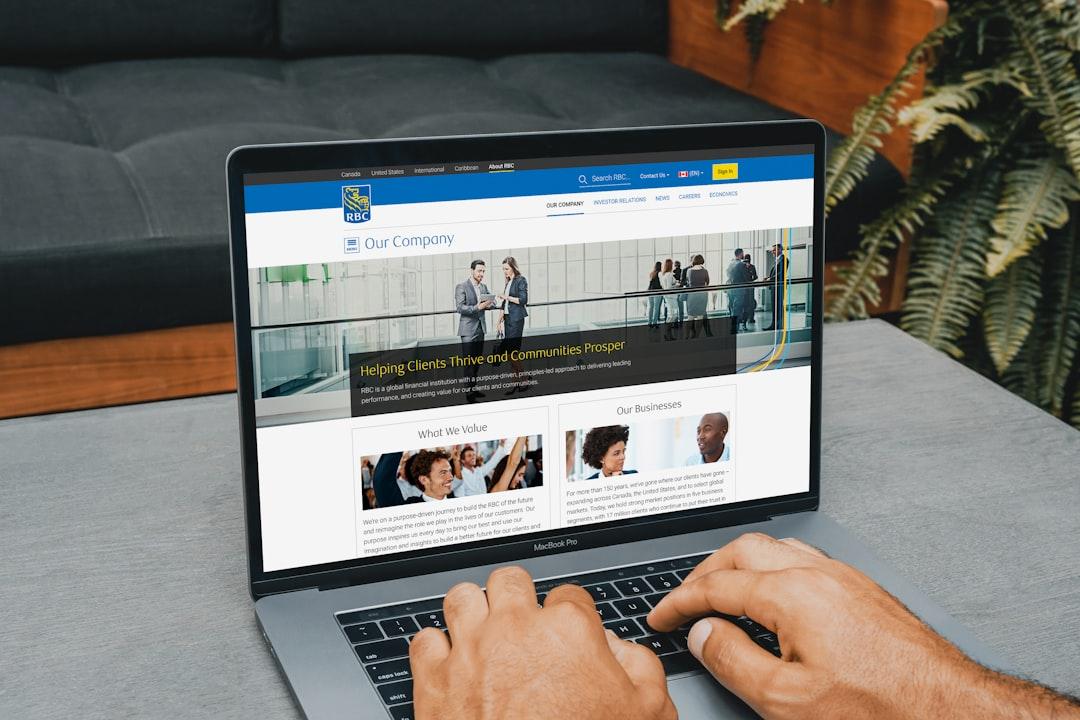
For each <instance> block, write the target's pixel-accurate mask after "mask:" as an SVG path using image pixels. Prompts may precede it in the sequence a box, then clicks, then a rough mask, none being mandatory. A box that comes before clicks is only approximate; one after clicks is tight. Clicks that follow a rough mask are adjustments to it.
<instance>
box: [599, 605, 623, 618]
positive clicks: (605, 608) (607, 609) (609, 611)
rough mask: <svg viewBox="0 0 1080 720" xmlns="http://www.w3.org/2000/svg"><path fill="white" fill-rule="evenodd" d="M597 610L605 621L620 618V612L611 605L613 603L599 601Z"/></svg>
mask: <svg viewBox="0 0 1080 720" xmlns="http://www.w3.org/2000/svg"><path fill="white" fill-rule="evenodd" d="M596 612H597V614H599V615H600V619H601V620H603V621H604V622H607V621H608V620H618V619H619V613H617V612H615V608H613V607H611V603H597V604H596Z"/></svg>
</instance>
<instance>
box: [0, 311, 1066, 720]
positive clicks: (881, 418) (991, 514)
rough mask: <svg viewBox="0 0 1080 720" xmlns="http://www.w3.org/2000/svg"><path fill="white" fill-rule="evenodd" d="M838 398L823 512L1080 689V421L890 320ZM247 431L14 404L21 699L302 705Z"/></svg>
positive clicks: (849, 337)
mask: <svg viewBox="0 0 1080 720" xmlns="http://www.w3.org/2000/svg"><path fill="white" fill-rule="evenodd" d="M73 381H74V382H77V381H78V379H77V378H75V379H73ZM824 398H825V401H824V418H825V419H824V432H823V442H822V452H823V477H822V502H821V509H822V510H823V511H824V512H826V513H828V514H829V515H830V516H831V517H833V518H835V519H836V520H838V521H840V522H841V523H842V524H843V525H845V526H846V527H847V528H848V529H849V530H851V531H852V532H853V533H854V534H855V535H856V536H858V537H860V538H861V539H862V540H863V541H865V542H866V543H867V544H868V545H869V546H870V547H871V548H872V549H873V550H874V551H875V552H876V553H877V554H878V555H879V556H880V557H881V558H883V559H884V560H886V561H887V562H889V563H891V564H892V565H893V566H895V567H896V568H897V569H898V570H899V571H900V572H901V573H903V574H904V575H906V576H907V577H908V578H909V579H911V580H912V581H913V582H914V583H915V584H916V585H917V586H919V587H920V588H922V589H923V590H924V591H926V592H927V593H928V594H929V595H930V596H931V597H932V598H933V599H934V600H936V601H937V602H938V603H940V604H941V605H942V606H944V607H945V609H946V610H947V611H949V612H950V613H951V614H952V615H953V616H954V617H956V618H957V619H958V620H960V621H961V622H962V623H964V624H966V625H967V626H968V627H970V628H971V629H972V630H973V631H974V633H975V635H976V636H978V637H979V638H980V639H981V640H983V641H984V642H985V643H987V644H988V645H990V646H992V647H993V648H995V649H997V650H998V651H999V652H1001V653H1002V654H1003V655H1004V656H1005V657H1006V658H1008V659H1009V660H1010V661H1011V662H1012V663H1013V665H1014V667H1016V668H1018V669H1019V670H1020V671H1021V672H1023V673H1024V674H1025V675H1026V676H1027V677H1030V678H1032V679H1036V680H1039V681H1041V682H1044V683H1047V684H1049V685H1051V686H1054V687H1057V688H1059V689H1062V690H1065V691H1067V692H1071V693H1074V694H1078V693H1080V671H1078V670H1077V668H1080V512H1078V510H1077V508H1078V507H1080V472H1078V468H1080V432H1077V431H1076V430H1073V429H1072V428H1070V427H1068V426H1067V425H1065V424H1064V423H1062V422H1059V421H1058V420H1056V419H1054V418H1052V417H1050V416H1049V415H1047V414H1045V413H1043V412H1041V411H1040V410H1038V409H1037V408H1035V407H1033V406H1031V405H1029V404H1027V403H1025V402H1024V401H1022V400H1020V399H1019V398H1017V397H1015V396H1013V395H1011V394H1010V393H1008V392H1007V391H1005V390H1003V389H1002V388H1000V387H998V386H996V385H994V384H993V383H992V382H990V381H989V380H986V379H984V378H982V377H980V376H978V375H976V374H975V373H973V372H970V371H968V370H967V369H965V368H964V367H962V366H961V365H960V364H958V363H956V362H954V361H952V360H951V359H949V358H947V357H946V356H944V355H942V354H941V353H938V352H936V351H934V350H932V349H930V348H929V347H927V346H925V345H923V344H921V343H919V342H917V341H915V340H913V339H911V338H909V337H907V336H906V335H904V334H903V333H901V332H900V331H899V330H896V329H895V328H893V327H891V326H889V325H887V324H885V323H882V322H880V321H866V322H861V323H851V324H846V325H832V326H828V327H827V329H826V331H825V392H824ZM237 445H238V430H237V420H236V398H235V396H234V395H219V396H213V397H202V398H194V399H189V400H178V401H172V402H163V403H153V404H147V405H135V406H129V407H120V408H109V409H104V410H95V411H88V412H78V413H69V414H62V415H51V416H42V417H35V418H23V419H18V420H9V421H4V422H0V548H2V555H0V579H2V585H0V668H2V669H0V717H8V718H56V717H76V716H78V717H82V718H108V719H109V720H115V718H122V717H139V718H149V717H167V718H214V719H215V720H231V719H232V718H261V719H266V718H297V717H299V713H298V711H297V710H296V708H295V707H294V705H293V703H292V701H291V699H290V697H289V694H288V691H287V690H286V688H285V684H284V683H283V682H282V679H281V678H280V676H279V674H278V672H277V669H276V668H275V666H274V664H273V661H272V660H271V658H270V655H269V653H267V651H266V648H265V646H264V645H263V643H262V640H261V638H260V635H259V632H258V630H257V629H256V625H255V620H254V614H253V612H252V602H251V599H250V597H249V596H248V593H247V581H246V565H245V559H244V554H245V549H244V522H243V516H242V509H243V508H242V504H243V498H242V492H241V485H240V463H239V452H238V449H237Z"/></svg>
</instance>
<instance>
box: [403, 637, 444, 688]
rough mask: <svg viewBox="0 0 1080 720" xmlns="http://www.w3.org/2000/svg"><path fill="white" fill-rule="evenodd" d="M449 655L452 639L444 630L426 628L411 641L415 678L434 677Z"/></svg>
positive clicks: (411, 657) (411, 663)
mask: <svg viewBox="0 0 1080 720" xmlns="http://www.w3.org/2000/svg"><path fill="white" fill-rule="evenodd" d="M448 657H450V640H449V639H448V638H447V637H446V633H444V632H443V631H442V630H436V629H435V628H430V627H429V628H424V629H423V630H421V631H420V632H418V633H417V634H416V637H414V638H413V639H412V642H411V643H409V665H410V666H411V667H412V674H413V677H414V678H420V679H421V680H425V679H427V678H429V677H434V676H435V675H436V673H437V672H438V669H439V666H440V665H442V663H443V661H444V660H446V658H448ZM421 684H423V682H421Z"/></svg>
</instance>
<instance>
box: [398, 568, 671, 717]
mask: <svg viewBox="0 0 1080 720" xmlns="http://www.w3.org/2000/svg"><path fill="white" fill-rule="evenodd" d="M443 610H444V613H445V615H446V627H447V629H448V630H449V631H450V637H449V638H447V636H446V635H445V634H444V633H443V632H442V631H440V630H435V629H433V628H426V629H424V630H421V631H420V633H419V634H417V635H416V637H415V638H413V642H412V645H411V647H410V648H409V659H410V661H411V664H412V672H413V697H414V701H413V702H414V708H415V712H416V717H417V718H419V719H420V720H424V719H426V718H440V720H465V719H468V720H474V719H477V720H491V719H493V718H513V719H514V720H530V719H531V718H543V719H544V720H548V719H549V718H574V720H590V719H591V718H596V719H601V718H603V719H604V720H606V719H607V718H627V719H628V720H674V718H675V717H676V714H675V708H674V706H673V705H672V704H671V699H670V698H669V697H668V693H667V684H666V682H665V679H664V670H663V667H662V666H661V665H660V661H659V660H658V659H657V658H656V656H655V655H653V653H652V652H651V651H649V650H647V649H646V648H644V647H643V646H641V645H638V644H636V643H630V642H626V641H624V640H619V639H617V638H616V637H615V636H614V635H613V634H612V633H610V632H606V631H605V630H604V628H603V625H601V623H600V618H599V616H598V615H597V614H596V607H595V606H594V605H593V601H592V598H591V597H590V596H589V594H588V593H587V592H585V590H583V589H582V588H580V587H577V586H576V585H563V586H560V587H557V588H555V589H554V590H552V591H551V592H550V593H548V595H547V597H546V598H545V600H544V607H543V609H541V608H539V607H537V604H536V592H535V590H534V589H533V584H532V579H531V578H530V577H529V574H528V573H527V572H525V571H524V570H523V569H521V568H519V567H506V568H500V569H498V570H496V571H495V572H493V573H491V576H490V577H489V578H488V583H487V593H486V594H485V593H484V591H483V590H481V589H480V588H479V587H477V586H476V585H473V584H472V583H463V584H460V585H456V586H454V587H453V588H452V589H451V590H450V592H449V593H447V595H446V599H445V600H444V601H443Z"/></svg>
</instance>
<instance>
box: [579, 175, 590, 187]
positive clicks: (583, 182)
mask: <svg viewBox="0 0 1080 720" xmlns="http://www.w3.org/2000/svg"><path fill="white" fill-rule="evenodd" d="M577 181H578V184H579V185H585V184H586V183H587V182H588V181H587V180H586V179H585V176H584V175H578V176H577Z"/></svg>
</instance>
